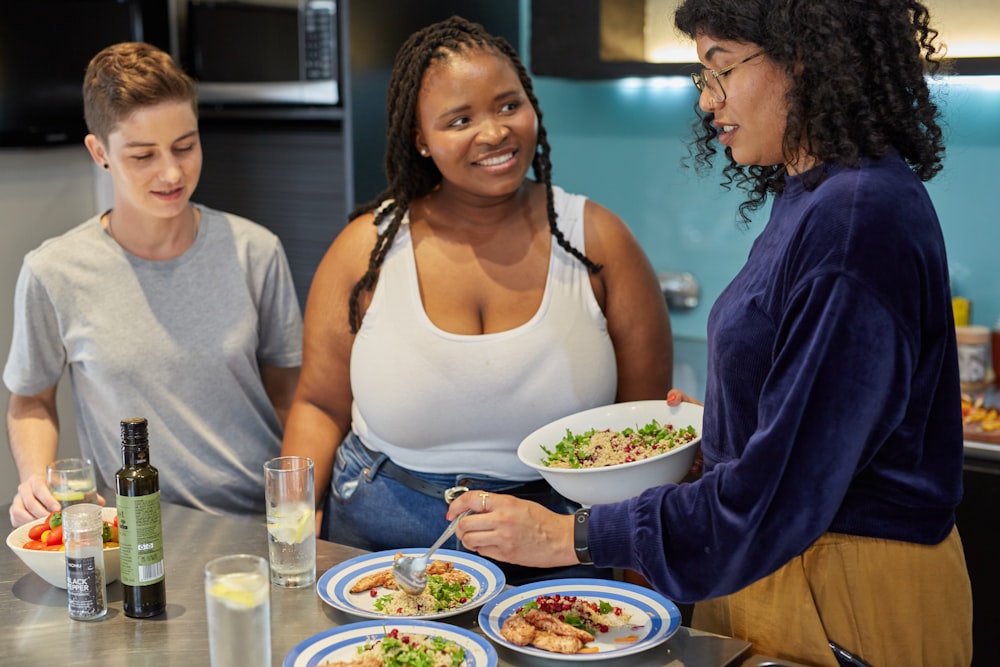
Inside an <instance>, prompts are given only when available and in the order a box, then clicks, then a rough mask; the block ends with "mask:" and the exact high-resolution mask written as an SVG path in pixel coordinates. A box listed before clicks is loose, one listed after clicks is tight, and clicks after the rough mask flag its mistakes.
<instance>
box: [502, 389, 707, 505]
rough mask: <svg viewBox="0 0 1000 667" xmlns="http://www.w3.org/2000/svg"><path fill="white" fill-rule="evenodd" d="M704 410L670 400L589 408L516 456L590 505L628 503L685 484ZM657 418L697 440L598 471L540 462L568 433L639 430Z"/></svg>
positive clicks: (534, 438) (533, 438) (549, 428)
mask: <svg viewBox="0 0 1000 667" xmlns="http://www.w3.org/2000/svg"><path fill="white" fill-rule="evenodd" d="M703 413H704V411H703V409H702V407H701V406H700V405H695V404H693V403H681V404H680V405H678V406H676V407H671V406H669V405H667V402H666V400H658V401H632V402H629V403H615V404H613V405H605V406H602V407H599V408H591V409H590V410H584V411H583V412H577V413H575V414H572V415H569V416H568V417H563V418H562V419H557V420H556V421H554V422H552V423H550V424H547V425H545V426H543V427H541V428H540V429H538V430H536V431H535V432H534V433H532V434H531V435H529V436H528V437H527V438H525V439H524V440H522V441H521V444H520V445H519V446H518V448H517V456H518V458H519V459H521V461H522V462H523V463H524V464H525V465H527V466H530V467H531V468H533V469H534V470H537V471H538V472H539V473H541V475H542V477H544V478H545V479H546V481H548V483H549V484H551V485H552V488H553V489H555V490H556V491H558V492H559V493H560V494H562V495H563V496H565V497H566V498H569V499H570V500H573V501H575V502H578V503H580V504H581V505H585V506H590V505H597V504H599V503H614V502H619V501H622V500H627V499H629V498H632V497H633V496H636V495H638V494H639V493H641V492H642V491H645V490H646V489H648V488H651V487H654V486H659V485H661V484H672V483H676V482H679V481H681V480H682V479H683V478H684V476H685V475H686V474H687V473H688V471H689V470H690V469H691V464H692V463H694V457H695V454H696V453H697V451H698V443H700V442H701V422H702V415H703ZM654 419H655V420H657V421H658V422H660V423H661V424H672V425H673V426H674V427H675V428H684V427H687V426H694V428H695V430H696V431H697V433H698V437H697V438H695V439H694V440H692V441H691V442H689V443H686V444H683V445H680V446H678V447H675V448H674V449H671V450H670V451H667V452H664V453H663V454H660V455H658V456H654V457H652V458H648V459H643V460H641V461H631V462H629V463H619V464H616V465H610V466H603V467H600V468H549V467H547V466H545V465H543V464H542V460H543V459H545V458H546V457H547V456H548V455H547V454H546V453H545V451H544V450H543V449H542V447H547V448H548V449H550V450H552V449H554V448H555V446H556V445H557V444H559V442H560V441H561V440H562V439H563V438H565V437H566V430H567V429H568V430H569V431H570V432H572V433H574V434H577V435H578V434H581V433H585V432H586V431H589V430H590V429H597V430H604V429H612V430H614V431H620V430H622V429H624V428H627V427H632V428H636V429H637V428H641V427H643V426H645V425H646V424H648V423H649V422H651V421H652V420H654Z"/></svg>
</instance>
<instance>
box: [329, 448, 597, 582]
mask: <svg viewBox="0 0 1000 667" xmlns="http://www.w3.org/2000/svg"><path fill="white" fill-rule="evenodd" d="M385 460H386V456H385V454H378V455H376V456H375V457H374V458H373V457H372V455H371V454H370V453H369V451H368V450H366V449H365V448H364V447H363V446H362V445H361V441H360V440H359V439H358V437H357V436H356V435H355V434H354V433H353V432H351V433H349V434H348V435H347V437H346V438H344V442H343V443H341V445H340V447H339V448H338V449H337V456H336V459H335V461H334V466H333V477H332V479H331V482H330V490H329V494H328V496H327V500H326V505H325V509H324V512H323V527H322V530H321V531H320V537H321V538H323V539H327V540H331V541H334V542H339V543H341V544H346V545H349V546H353V547H357V548H360V549H366V550H368V551H384V550H387V549H405V548H411V547H421V546H428V547H429V546H430V545H431V544H432V543H433V542H434V540H436V539H437V538H438V537H439V536H440V535H441V533H442V532H444V529H445V528H447V527H448V520H447V519H446V518H445V514H446V513H447V511H448V505H447V503H446V502H445V501H444V499H443V498H433V497H431V496H428V495H425V494H423V493H421V492H419V491H416V490H414V489H411V488H409V487H408V486H406V485H404V484H402V483H400V482H398V481H396V480H395V479H392V478H390V477H388V476H386V475H384V474H379V468H380V466H381V465H382V463H383V462H384V461H385ZM410 473H411V474H413V475H415V476H416V477H419V478H420V479H422V480H425V481H427V482H430V483H432V484H436V485H438V486H441V487H444V488H447V487H451V486H458V485H462V486H468V487H469V488H470V489H476V490H480V489H481V490H484V491H495V492H497V493H502V492H504V491H506V490H509V489H513V488H516V487H518V486H521V484H522V482H512V481H510V480H503V479H497V478H495V477H485V476H482V475H476V474H455V473H423V472H416V471H410ZM521 497H524V498H526V499H527V500H534V501H535V502H538V503H540V504H542V505H544V506H545V507H548V508H549V509H551V510H553V511H555V512H559V513H561V514H570V513H572V512H573V511H574V510H576V509H577V508H578V507H579V505H577V504H576V503H573V502H572V501H569V500H566V499H565V498H563V497H562V496H560V495H559V494H558V493H556V492H555V491H553V490H551V489H549V490H548V491H547V492H544V493H536V494H531V495H528V496H521ZM441 548H442V549H454V550H459V551H467V550H466V549H464V548H463V547H462V545H461V543H460V542H459V540H458V538H457V537H451V538H449V539H448V541H447V542H445V543H444V544H443V545H442V547H441ZM496 564H497V566H498V567H500V569H501V570H503V571H504V575H505V576H506V577H507V583H509V584H511V585H514V586H516V585H519V584H523V583H528V582H531V581H540V580H543V579H551V578H565V577H596V578H602V579H610V578H611V577H612V574H613V572H612V570H604V569H600V568H595V567H593V566H590V565H577V566H572V567H566V568H528V567H523V566H520V565H510V564H508V563H500V562H497V563H496Z"/></svg>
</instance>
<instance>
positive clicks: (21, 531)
mask: <svg viewBox="0 0 1000 667" xmlns="http://www.w3.org/2000/svg"><path fill="white" fill-rule="evenodd" d="M117 513H118V510H117V509H115V508H114V507H102V508H101V518H102V519H103V520H104V521H114V520H115V516H116V515H117ZM44 521H45V519H37V520H36V521H32V522H31V523H26V524H24V525H23V526H19V527H17V528H15V529H14V530H12V531H11V532H10V533H9V534H8V535H7V546H8V547H10V550H11V551H13V552H14V553H15V554H17V557H18V558H20V559H21V560H22V561H23V562H24V564H25V565H27V566H28V567H30V568H31V569H32V571H33V572H34V573H35V574H37V575H38V576H39V577H41V578H42V579H44V580H45V581H47V582H49V583H50V584H52V585H53V586H56V587H58V588H66V552H65V551H36V550H34V549H25V548H24V546H23V545H24V543H25V542H28V531H29V530H31V527H32V526H37V525H38V524H40V523H43V522H44ZM120 574H121V550H120V549H119V548H118V547H114V548H111V549H108V548H105V549H104V580H105V583H108V584H110V583H111V582H112V581H116V580H117V579H118V577H119V575H120Z"/></svg>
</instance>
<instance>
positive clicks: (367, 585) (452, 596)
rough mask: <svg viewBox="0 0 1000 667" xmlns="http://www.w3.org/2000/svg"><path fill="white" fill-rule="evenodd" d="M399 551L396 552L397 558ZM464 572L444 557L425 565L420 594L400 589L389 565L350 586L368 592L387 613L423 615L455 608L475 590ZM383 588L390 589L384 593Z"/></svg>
mask: <svg viewBox="0 0 1000 667" xmlns="http://www.w3.org/2000/svg"><path fill="white" fill-rule="evenodd" d="M400 555H401V554H396V558H399V556H400ZM471 579H472V577H471V576H470V575H469V573H467V572H463V571H462V570H460V569H458V568H456V567H455V565H454V564H453V563H450V562H448V561H443V560H435V561H431V562H430V563H428V565H427V588H426V589H424V592H423V593H421V594H420V595H409V594H408V593H404V592H403V591H401V590H399V589H398V588H397V586H396V581H395V580H394V579H393V578H392V568H385V569H384V570H377V571H375V572H372V573H369V574H366V575H364V576H362V577H360V578H359V579H358V580H357V581H355V582H354V584H353V585H352V586H351V588H350V591H351V593H355V594H358V593H367V594H368V595H370V596H371V597H373V598H377V599H376V600H375V610H376V611H379V612H382V613H383V614H386V615H388V616H422V615H425V614H433V613H435V612H440V611H445V610H448V609H457V608H458V607H461V606H462V605H463V604H466V603H467V602H468V601H469V600H471V599H472V598H473V597H474V596H475V594H476V587H475V586H473V585H471V584H470V583H469V581H471ZM382 591H392V592H391V593H384V592H382Z"/></svg>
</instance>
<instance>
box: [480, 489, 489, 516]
mask: <svg viewBox="0 0 1000 667" xmlns="http://www.w3.org/2000/svg"><path fill="white" fill-rule="evenodd" d="M489 497H490V494H488V493H486V492H485V491H484V492H483V493H480V494H479V500H480V502H481V503H482V506H483V509H482V511H483V512H485V511H486V499H487V498H489Z"/></svg>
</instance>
